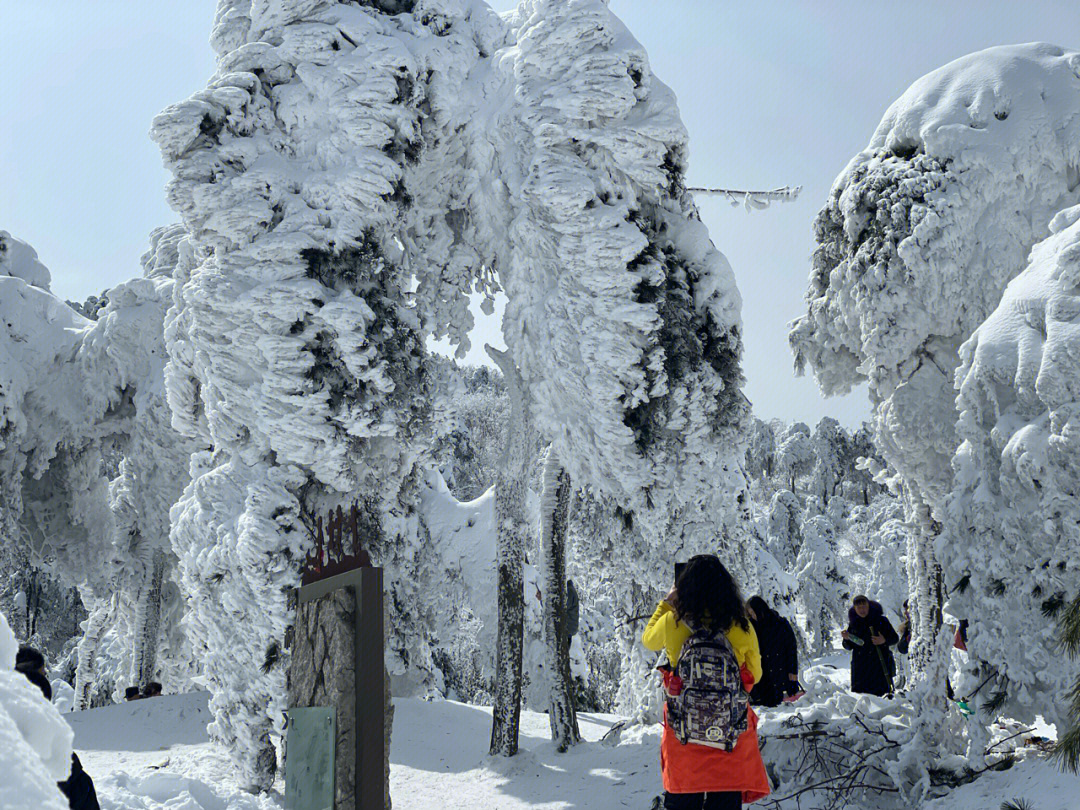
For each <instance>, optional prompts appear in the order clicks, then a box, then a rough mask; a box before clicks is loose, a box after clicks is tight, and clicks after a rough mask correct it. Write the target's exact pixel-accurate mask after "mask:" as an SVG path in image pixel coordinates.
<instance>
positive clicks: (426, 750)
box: [20, 653, 1080, 810]
mask: <svg viewBox="0 0 1080 810" xmlns="http://www.w3.org/2000/svg"><path fill="white" fill-rule="evenodd" d="M847 671H848V656H847V655H846V654H843V653H834V654H831V655H829V656H825V657H823V658H820V659H817V660H815V661H814V662H813V663H812V664H811V665H810V666H808V667H807V668H806V670H805V672H804V675H805V677H804V683H805V684H806V685H808V686H809V687H810V688H811V689H817V690H818V691H820V692H821V693H822V694H826V693H828V694H831V695H833V697H832V698H830V700H829V701H827V703H828V706H826V707H825V708H824V709H823V710H818V711H817V714H815V715H814V717H816V718H817V719H819V720H823V721H826V722H829V723H836V722H839V721H840V720H841V719H842V717H841V714H840V713H839V712H850V711H852V710H854V709H855V707H857V710H858V711H859V712H860V714H861V716H862V717H864V718H867V719H868V721H873V720H874V719H877V720H881V721H882V722H886V723H893V722H896V721H895V719H890V718H895V710H894V708H893V707H892V705H891V703H890V701H887V700H884V699H880V698H873V697H867V696H862V697H861V698H857V697H856V696H850V695H844V694H843V693H836V692H835V690H837V689H842V688H843V687H844V686H846V682H847ZM207 699H208V695H207V694H206V693H205V692H199V693H190V694H186V695H168V696H165V697H160V698H153V699H149V700H141V701H135V702H132V703H123V704H117V705H113V706H107V707H103V708H99V709H91V710H89V711H84V712H76V713H74V714H71V715H68V718H69V722H70V724H71V726H72V728H73V729H74V732H75V748H76V750H77V751H78V753H79V757H80V759H81V760H82V762H83V765H84V767H85V768H86V770H87V772H88V773H89V774H90V775H91V777H92V778H93V779H94V782H95V785H96V786H97V790H98V796H99V799H100V800H101V806H102V810H280V808H282V806H283V804H284V802H283V797H282V792H281V791H282V782H281V780H280V778H279V780H278V781H277V782H276V783H275V785H274V789H273V790H271V791H270V792H269V793H266V794H263V795H261V796H253V795H251V794H248V793H246V792H244V791H242V790H241V789H240V788H239V786H238V785H237V783H236V781H235V778H234V771H233V770H232V768H231V765H230V763H229V760H228V758H227V756H226V754H225V752H224V750H223V749H222V748H220V747H219V746H218V745H217V744H215V743H213V742H211V741H210V740H209V738H208V737H207V734H206V729H205V725H206V723H207V721H208V720H210V719H212V716H211V714H210V711H209V708H208V706H207ZM799 706H802V708H801V709H799V711H803V712H805V711H806V710H807V709H808V708H811V709H812V708H813V707H808V706H805V705H802V703H801V702H800V703H796V704H791V705H787V706H785V707H782V708H779V709H776V710H764V711H762V712H761V714H762V717H763V721H762V728H763V729H765V730H766V732H770V730H776V732H777V733H784V729H785V728H786V727H785V725H784V723H785V719H786V718H788V717H790V716H791V715H792V713H793V712H794V711H796V707H799ZM829 712H836V714H835V715H830V714H829ZM578 721H579V724H580V727H581V732H582V737H583V738H584V742H583V743H582V744H581V745H578V746H575V747H573V748H571V749H570V750H569V751H568V752H567V753H564V754H559V753H557V752H556V750H555V744H554V743H553V742H552V741H551V739H550V724H549V722H548V718H547V715H546V714H544V713H542V712H534V711H528V710H525V711H523V712H522V715H521V732H522V733H521V749H520V752H519V754H518V755H517V756H515V757H513V758H509V759H504V758H498V757H491V756H489V755H488V753H487V748H488V738H489V735H490V731H491V709H490V708H488V707H485V706H476V705H470V704H466V703H459V702H456V701H451V700H440V699H434V700H425V699H422V698H397V699H395V700H394V735H393V740H392V743H391V753H390V763H391V765H390V787H391V795H392V799H393V803H394V807H395V810H428V808H431V807H442V808H446V810H474V809H475V808H488V807H490V808H499V810H572V809H573V808H582V807H590V808H596V810H621V808H626V807H630V808H648V807H649V806H650V804H651V802H652V799H653V797H654V796H656V795H657V794H658V793H659V792H660V762H659V749H660V726H659V725H657V724H649V725H637V726H626V727H623V728H621V729H616V730H613V727H614V726H616V725H618V724H619V723H620V722H622V718H620V717H618V716H617V715H612V714H599V713H589V712H584V713H579V714H578ZM852 726H854V724H852ZM897 728H898V729H900V728H901V726H897ZM609 732H610V736H609V737H608V739H607V740H606V741H602V740H603V738H604V736H605V735H608V734H609ZM769 750H770V746H769V744H766V752H768V751H769ZM769 756H772V757H773V758H775V757H776V756H780V753H779V752H777V751H774V753H773V754H771V755H770V754H768V753H767V757H769ZM1078 790H1080V778H1078V777H1076V776H1071V775H1065V774H1062V773H1061V772H1060V771H1059V770H1057V768H1056V767H1055V766H1054V765H1052V764H1050V763H1048V762H1047V761H1046V760H1045V759H1044V758H1042V757H1041V756H1038V755H1037V754H1036V753H1035V750H1034V749H1032V748H1030V747H1028V748H1022V749H1021V750H1020V751H1019V758H1018V761H1017V763H1016V764H1015V765H1014V766H1013V767H1012V768H1011V769H1009V770H1005V771H999V772H988V773H986V774H983V775H982V776H980V777H979V778H978V779H977V780H976V781H975V782H974V783H972V784H969V785H964V786H962V787H960V788H957V789H955V790H953V791H951V792H949V793H948V794H947V795H946V796H944V797H942V798H940V799H936V800H933V801H929V802H927V803H926V804H924V805H921V806H920V810H945V808H949V810H987V808H990V807H996V806H997V805H998V804H1000V803H1001V802H1002V801H1004V800H1006V799H1011V798H1013V797H1022V798H1026V799H1028V800H1029V801H1032V802H1033V803H1034V806H1035V807H1038V808H1040V810H1071V808H1072V807H1073V806H1074V805H1073V804H1070V803H1069V801H1072V800H1073V799H1074V797H1075V795H1077V791H1078ZM892 806H893V805H890V807H892ZM880 807H881V805H877V804H874V803H868V804H863V805H860V806H859V810H880ZM20 810H22V808H20ZM853 810H855V808H853Z"/></svg>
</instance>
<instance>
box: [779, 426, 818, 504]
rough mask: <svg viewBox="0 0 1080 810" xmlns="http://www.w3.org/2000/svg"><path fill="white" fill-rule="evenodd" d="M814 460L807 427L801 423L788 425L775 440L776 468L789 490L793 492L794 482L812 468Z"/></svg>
mask: <svg viewBox="0 0 1080 810" xmlns="http://www.w3.org/2000/svg"><path fill="white" fill-rule="evenodd" d="M814 460H815V457H814V445H813V442H811V440H810V428H809V426H808V425H806V424H805V423H803V422H795V423H793V424H791V425H788V427H787V428H785V429H784V432H783V433H782V434H780V438H779V439H778V440H777V447H776V466H777V468H778V469H779V470H780V471H781V472H782V473H783V474H784V476H785V477H786V478H787V482H788V489H789V490H791V491H792V492H794V491H795V484H796V481H798V479H799V477H801V476H803V475H806V474H807V473H809V472H810V471H811V470H812V469H813V468H814Z"/></svg>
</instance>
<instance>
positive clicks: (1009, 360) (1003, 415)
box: [939, 206, 1080, 723]
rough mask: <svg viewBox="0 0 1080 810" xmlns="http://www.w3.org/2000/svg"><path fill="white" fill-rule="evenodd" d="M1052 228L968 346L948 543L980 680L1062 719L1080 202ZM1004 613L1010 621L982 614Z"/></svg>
mask: <svg viewBox="0 0 1080 810" xmlns="http://www.w3.org/2000/svg"><path fill="white" fill-rule="evenodd" d="M1051 230H1052V231H1054V233H1053V234H1052V235H1051V236H1050V237H1049V238H1047V239H1046V240H1044V241H1043V242H1040V243H1039V244H1038V245H1036V246H1035V247H1034V249H1033V250H1032V251H1031V258H1030V263H1029V265H1028V266H1027V268H1026V269H1025V270H1024V271H1023V272H1022V273H1021V274H1020V275H1019V276H1017V277H1016V278H1015V279H1013V280H1012V282H1010V283H1009V286H1008V288H1007V289H1006V290H1005V294H1004V295H1003V296H1002V299H1001V303H1000V304H999V306H998V307H997V309H996V310H995V311H994V312H993V313H992V314H991V315H990V317H989V318H987V319H986V321H985V322H984V323H983V324H982V325H980V326H979V328H978V329H977V330H976V331H975V333H974V334H973V335H972V336H971V338H970V339H969V340H968V341H967V342H966V343H965V344H964V346H963V347H962V348H961V357H962V363H961V366H960V368H959V369H958V371H957V386H958V388H959V397H958V398H957V406H958V408H959V410H960V418H959V423H958V431H959V433H960V437H961V439H962V440H963V441H962V444H961V445H960V447H959V448H958V450H957V452H956V458H955V462H954V467H955V470H956V483H955V488H954V491H953V493H952V494H951V496H950V498H949V502H948V506H949V511H948V520H947V523H946V531H945V532H944V533H943V534H942V536H941V538H940V539H939V546H940V548H941V551H942V553H941V557H942V559H943V560H944V561H945V570H946V573H947V576H948V578H949V581H951V582H957V581H960V580H961V579H962V578H964V577H967V578H968V581H969V584H968V586H967V588H965V589H956V590H955V592H954V593H953V594H952V595H951V597H950V600H949V605H948V607H949V610H950V612H951V613H953V615H956V616H963V617H973V618H975V619H976V620H975V621H972V623H971V627H970V628H969V637H968V647H969V650H970V651H971V654H972V657H973V661H974V663H976V664H979V665H981V669H982V672H981V673H973V674H972V677H983V674H982V673H988V672H991V671H996V672H998V673H999V674H1000V676H1001V677H1002V678H1003V679H1004V680H1002V681H1001V682H1000V683H999V684H998V686H999V687H1000V688H1002V689H1003V690H1004V691H1005V692H1006V694H1007V695H1008V698H1009V703H1008V705H1007V706H1006V711H1007V712H1008V713H1009V714H1010V716H1013V717H1016V718H1017V719H1019V720H1024V721H1030V720H1032V719H1033V718H1034V716H1035V715H1036V714H1038V713H1043V714H1045V715H1046V717H1047V719H1048V720H1050V721H1051V722H1054V723H1062V722H1065V721H1066V715H1067V713H1068V710H1067V708H1066V707H1067V705H1068V702H1069V697H1068V695H1069V692H1070V690H1071V688H1072V685H1073V683H1074V681H1075V679H1076V677H1077V675H1078V674H1080V665H1078V664H1077V663H1076V662H1072V661H1068V660H1063V656H1061V655H1060V654H1059V653H1058V651H1057V649H1056V643H1057V628H1056V627H1055V624H1054V622H1053V621H1050V620H1049V617H1048V615H1047V614H1048V613H1050V614H1051V615H1052V614H1053V611H1050V610H1048V607H1047V606H1048V605H1052V603H1053V600H1055V599H1056V600H1057V601H1058V602H1060V603H1064V602H1065V601H1066V600H1067V599H1071V598H1073V595H1074V593H1075V592H1074V588H1075V577H1076V571H1077V569H1078V568H1080V553H1078V549H1077V534H1076V525H1077V522H1078V521H1080V510H1078V508H1077V506H1076V503H1077V501H1076V491H1077V490H1076V481H1077V471H1078V467H1077V461H1076V459H1077V450H1078V448H1077V444H1076V441H1077V440H1076V438H1075V432H1076V420H1077V416H1078V415H1080V414H1078V408H1080V388H1078V386H1077V379H1078V370H1080V367H1078V365H1077V356H1078V354H1080V330H1078V327H1077V317H1078V316H1080V298H1078V297H1077V294H1076V283H1077V279H1078V278H1080V206H1075V207H1072V208H1068V209H1066V210H1064V211H1063V212H1061V213H1060V214H1058V216H1057V217H1056V218H1055V219H1054V221H1053V223H1052V224H1051ZM973 539H977V542H972V540H973ZM1059 607H1060V606H1059ZM991 613H995V614H997V615H999V616H1001V619H999V620H998V621H996V622H993V623H989V622H984V621H979V620H978V619H979V618H980V617H983V616H986V615H988V614H991Z"/></svg>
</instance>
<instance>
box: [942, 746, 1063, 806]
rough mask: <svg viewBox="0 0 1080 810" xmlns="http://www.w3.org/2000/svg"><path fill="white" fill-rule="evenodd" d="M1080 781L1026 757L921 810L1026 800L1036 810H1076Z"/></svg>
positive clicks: (1051, 766)
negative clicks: (1008, 767)
mask: <svg viewBox="0 0 1080 810" xmlns="http://www.w3.org/2000/svg"><path fill="white" fill-rule="evenodd" d="M1078 791H1080V779H1077V777H1076V776H1074V775H1071V774H1065V773H1062V772H1061V769H1060V768H1058V767H1057V766H1056V765H1055V764H1053V763H1051V762H1047V761H1046V760H1045V759H1035V758H1027V759H1023V760H1021V761H1020V762H1019V763H1018V764H1016V765H1014V766H1012V767H1011V768H1010V769H1008V770H1005V771H991V772H989V773H985V774H983V775H982V776H980V777H979V778H978V779H977V780H975V781H974V782H972V783H971V784H968V785H961V786H960V787H958V788H956V790H954V791H952V792H950V793H949V795H948V796H943V797H942V798H940V799H934V800H932V801H929V802H926V803H925V804H924V805H923V806H922V808H921V810H990V809H992V808H997V807H1000V806H1001V805H1002V804H1003V803H1004V802H1006V801H1010V800H1014V799H1025V800H1026V801H1027V802H1029V803H1030V805H1031V807H1033V808H1038V810H1075V808H1076V806H1077V801H1078V800H1080V792H1078Z"/></svg>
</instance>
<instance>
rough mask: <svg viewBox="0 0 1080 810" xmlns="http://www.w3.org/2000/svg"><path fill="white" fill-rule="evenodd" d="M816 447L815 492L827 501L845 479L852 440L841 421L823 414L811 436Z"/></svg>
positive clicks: (813, 487) (811, 442)
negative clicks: (845, 467)
mask: <svg viewBox="0 0 1080 810" xmlns="http://www.w3.org/2000/svg"><path fill="white" fill-rule="evenodd" d="M810 444H811V445H812V446H813V449H814V469H813V485H812V489H813V491H814V493H815V494H816V495H817V496H818V497H819V498H821V500H822V501H824V502H825V503H828V502H829V498H831V497H832V496H833V495H834V494H836V491H837V489H838V488H839V487H840V484H841V482H842V480H843V474H844V469H843V465H844V462H845V459H846V457H847V455H848V453H849V449H848V445H849V444H850V440H849V438H848V435H847V432H846V431H845V430H844V429H843V428H842V427H841V426H840V423H839V422H837V421H836V420H835V419H833V418H832V417H831V416H823V417H822V418H821V421H820V422H818V423H817V427H816V428H814V435H813V436H811V437H810Z"/></svg>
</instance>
